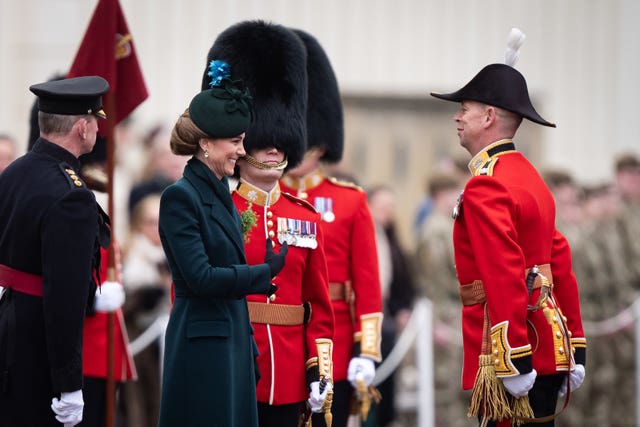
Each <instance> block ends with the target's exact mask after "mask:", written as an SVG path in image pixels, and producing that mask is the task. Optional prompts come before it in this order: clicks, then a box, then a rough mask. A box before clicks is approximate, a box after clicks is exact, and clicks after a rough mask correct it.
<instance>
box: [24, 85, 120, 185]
mask: <svg viewBox="0 0 640 427" xmlns="http://www.w3.org/2000/svg"><path fill="white" fill-rule="evenodd" d="M29 89H30V90H31V92H33V93H34V94H35V95H37V96H38V98H37V99H36V100H35V102H34V103H33V107H32V108H31V114H30V118H29V127H30V130H29V142H28V149H29V150H31V148H32V147H33V144H35V142H36V141H37V139H38V138H39V137H40V126H39V123H38V111H42V112H45V113H50V114H60V115H82V114H93V115H95V116H96V117H97V118H99V119H104V118H106V115H105V113H104V111H103V110H102V95H104V94H105V93H106V92H108V90H109V83H108V82H107V81H106V80H105V79H103V78H102V77H98V76H86V77H74V78H71V79H65V78H64V75H62V74H56V75H54V76H53V77H52V78H51V79H49V80H48V81H47V82H45V83H39V84H36V85H33V86H31V87H30V88H29ZM106 161H107V140H106V138H104V137H102V136H100V135H97V136H96V143H95V145H94V146H93V150H91V152H90V153H86V154H83V155H82V156H80V163H81V165H82V167H81V168H80V171H79V172H80V175H81V176H82V178H83V179H84V181H85V182H86V183H87V186H89V188H91V189H92V190H96V191H102V192H104V191H106V187H107V182H106V181H107V178H106V175H105V174H104V172H101V171H99V169H97V168H94V167H91V165H94V164H98V165H99V164H103V163H105V162H106Z"/></svg>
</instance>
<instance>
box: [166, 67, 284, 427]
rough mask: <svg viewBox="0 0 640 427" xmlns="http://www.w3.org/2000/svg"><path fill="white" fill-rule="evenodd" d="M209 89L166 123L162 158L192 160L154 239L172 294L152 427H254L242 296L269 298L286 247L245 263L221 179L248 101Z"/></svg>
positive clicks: (240, 149) (232, 158) (227, 84)
mask: <svg viewBox="0 0 640 427" xmlns="http://www.w3.org/2000/svg"><path fill="white" fill-rule="evenodd" d="M220 65H221V67H220V68H221V69H223V70H224V69H225V66H226V64H224V63H222V64H220ZM226 67H227V69H228V66H226ZM214 82H216V83H217V85H216V86H213V87H212V88H211V89H208V90H205V91H203V92H201V93H200V94H198V95H196V96H195V97H194V98H193V100H192V101H191V104H190V105H189V109H188V110H187V111H185V112H184V113H183V114H182V115H181V116H180V118H179V119H178V121H177V122H176V124H175V127H174V129H173V132H172V135H171V149H172V151H173V152H174V153H175V154H178V155H192V156H193V157H192V158H191V159H190V160H189V162H188V163H187V166H186V167H185V170H184V175H183V177H182V178H181V179H179V180H178V181H177V182H176V183H175V184H173V185H171V186H169V187H168V188H167V189H166V190H165V191H164V193H163V194H162V199H161V203H160V225H159V228H160V237H161V239H162V246H163V248H164V250H165V252H166V255H167V259H168V261H169V267H170V268H171V275H172V278H173V284H174V290H175V302H174V305H173V308H172V311H171V316H170V319H169V324H168V326H167V332H166V343H165V353H164V369H163V378H162V401H161V407H160V426H161V427H170V426H171V427H173V426H190V427H192V426H207V427H209V426H239V427H240V426H241V427H246V426H257V425H258V417H257V409H256V391H255V385H256V381H257V377H256V375H257V371H256V370H255V357H256V356H257V347H256V345H255V341H254V339H253V330H252V327H251V323H250V322H249V315H248V311H247V303H246V301H245V295H248V294H255V293H262V294H266V295H270V294H271V293H273V292H274V291H275V287H274V286H272V285H271V277H273V276H275V274H276V273H277V272H278V271H280V269H282V266H283V265H284V257H285V255H286V248H283V249H282V250H281V251H280V253H278V254H275V253H274V252H273V250H272V248H271V247H269V248H268V250H267V256H266V257H265V263H264V264H259V265H254V266H248V265H247V264H246V260H245V255H244V245H243V234H242V221H241V218H240V216H239V215H238V213H237V211H236V209H235V207H234V204H233V201H232V200H231V196H230V194H229V186H228V181H227V176H231V175H233V170H234V167H235V163H236V161H237V159H238V158H240V157H242V156H244V155H245V150H244V146H243V139H244V132H245V130H246V129H247V127H248V126H249V123H250V120H251V112H250V111H251V110H250V99H251V98H250V96H249V95H248V92H247V91H246V90H245V89H241V88H240V87H239V86H238V85H237V84H236V82H231V81H230V80H229V79H227V78H220V79H217V80H215V79H214Z"/></svg>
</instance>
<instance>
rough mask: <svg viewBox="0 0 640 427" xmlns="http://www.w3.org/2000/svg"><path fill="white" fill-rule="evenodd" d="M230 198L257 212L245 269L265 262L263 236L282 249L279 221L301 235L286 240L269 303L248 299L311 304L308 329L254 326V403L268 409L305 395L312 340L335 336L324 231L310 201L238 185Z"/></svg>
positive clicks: (314, 354) (314, 352) (313, 354)
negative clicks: (256, 371)
mask: <svg viewBox="0 0 640 427" xmlns="http://www.w3.org/2000/svg"><path fill="white" fill-rule="evenodd" d="M232 198H233V202H234V203H235V205H236V208H237V209H238V212H239V213H240V215H241V216H242V214H243V212H245V211H247V210H248V209H250V210H251V211H253V212H254V214H255V220H256V224H255V226H253V228H252V229H251V231H250V232H248V233H247V234H245V252H246V257H247V264H249V265H255V264H262V263H263V262H264V257H265V252H266V239H267V236H269V237H270V238H271V239H272V241H273V242H274V251H275V252H279V251H280V249H281V247H282V244H281V243H282V242H284V238H285V235H284V234H281V232H282V231H284V228H285V227H284V223H283V221H285V222H286V221H287V220H290V221H289V223H288V227H289V230H291V231H294V230H297V231H300V232H302V238H299V239H298V241H297V242H296V243H293V242H289V251H288V253H287V257H286V260H285V265H284V268H283V269H282V271H280V273H278V274H277V275H276V277H275V278H274V279H273V284H274V285H275V286H277V287H278V290H277V291H276V293H275V298H274V299H272V300H271V301H270V300H269V298H267V297H266V296H265V295H249V296H248V297H247V301H249V302H259V303H268V304H286V305H293V306H300V305H302V304H304V303H309V304H310V306H311V316H310V319H309V321H308V323H307V324H306V325H303V324H299V325H287V326H283V325H273V324H265V323H252V324H253V327H254V337H255V340H256V343H257V345H258V349H259V351H260V356H259V357H258V366H259V368H260V374H261V378H260V381H259V382H258V386H257V397H258V401H259V402H265V403H269V404H272V405H283V404H288V403H294V402H301V401H304V400H306V399H307V398H308V397H309V390H308V387H307V384H306V368H305V364H306V362H307V360H308V359H311V358H314V357H317V355H318V353H317V348H316V339H320V338H326V339H332V338H333V326H334V321H333V313H332V310H331V303H330V300H329V292H328V282H327V263H326V259H325V254H324V250H323V245H322V244H323V239H322V232H321V231H320V229H319V227H317V224H318V222H319V221H320V215H319V214H318V213H317V212H315V210H314V209H313V207H312V206H311V205H309V204H308V203H306V202H304V201H302V200H299V199H297V198H295V197H293V196H291V195H289V194H284V193H281V192H280V188H279V187H278V186H276V188H275V189H273V190H272V191H271V192H270V193H269V194H267V193H265V192H264V191H262V190H260V189H258V188H256V187H253V186H251V185H249V184H247V183H246V182H245V181H241V183H240V186H239V187H238V189H237V190H235V191H234V192H233V194H232ZM269 198H270V200H269ZM291 220H297V223H293V224H292V221H291ZM296 224H297V225H296ZM314 228H315V231H314Z"/></svg>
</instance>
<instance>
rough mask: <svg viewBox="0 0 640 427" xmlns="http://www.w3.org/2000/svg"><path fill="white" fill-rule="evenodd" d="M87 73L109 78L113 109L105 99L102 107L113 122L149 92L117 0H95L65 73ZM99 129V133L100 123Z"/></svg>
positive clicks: (143, 98) (140, 101)
mask: <svg viewBox="0 0 640 427" xmlns="http://www.w3.org/2000/svg"><path fill="white" fill-rule="evenodd" d="M88 75H97V76H100V77H103V78H104V79H106V80H107V81H108V82H109V86H110V89H109V95H111V96H113V99H114V103H113V108H114V109H115V110H116V111H115V112H114V111H109V105H108V103H107V104H106V105H104V107H105V108H104V109H105V112H106V113H107V117H109V115H110V114H112V116H111V118H115V123H114V124H118V123H119V122H120V121H121V120H122V119H124V118H126V117H127V116H128V115H129V114H130V113H131V112H132V111H133V110H134V109H135V108H136V107H137V106H138V105H140V104H141V103H142V101H144V100H145V99H146V98H147V96H149V94H148V92H147V87H146V85H145V83H144V79H143V77H142V71H141V70H140V66H139V64H138V58H137V56H136V51H135V48H134V46H133V39H132V37H131V33H130V32H129V28H128V27H127V22H126V20H125V18H124V15H123V13H122V8H121V7H120V2H119V1H118V0H98V5H97V6H96V10H95V11H94V12H93V17H92V18H91V22H90V23H89V27H88V28H87V32H86V33H85V35H84V39H83V40H82V43H81V44H80V49H78V53H77V54H76V57H75V59H74V60H73V65H72V66H71V69H70V70H69V74H68V77H78V76H88ZM103 103H104V102H103ZM113 114H115V115H113ZM100 130H101V132H100V133H101V134H103V133H104V132H103V129H102V127H101V129H100Z"/></svg>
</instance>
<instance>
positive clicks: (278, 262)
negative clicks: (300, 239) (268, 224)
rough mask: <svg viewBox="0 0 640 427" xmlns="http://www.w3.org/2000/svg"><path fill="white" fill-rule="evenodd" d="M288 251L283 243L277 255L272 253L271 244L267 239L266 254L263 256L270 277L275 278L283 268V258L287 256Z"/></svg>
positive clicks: (287, 246)
mask: <svg viewBox="0 0 640 427" xmlns="http://www.w3.org/2000/svg"><path fill="white" fill-rule="evenodd" d="M288 251H289V245H288V244H287V242H284V243H283V244H282V248H280V252H279V253H275V252H273V242H272V241H271V239H267V253H266V255H265V256H264V263H265V264H267V265H268V266H269V269H270V270H271V277H275V276H276V274H278V273H279V272H280V270H282V267H284V258H285V257H286V256H287V252H288Z"/></svg>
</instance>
